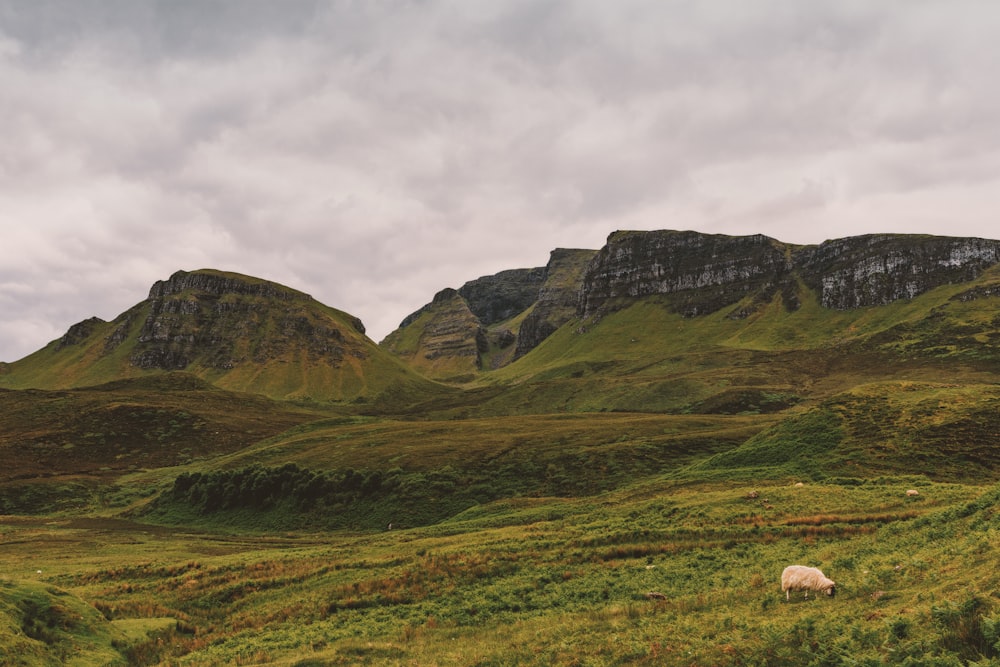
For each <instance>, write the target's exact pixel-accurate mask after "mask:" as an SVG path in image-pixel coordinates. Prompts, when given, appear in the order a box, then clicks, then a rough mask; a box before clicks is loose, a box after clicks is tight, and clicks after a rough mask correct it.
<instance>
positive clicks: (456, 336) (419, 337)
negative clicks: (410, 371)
mask: <svg viewBox="0 0 1000 667" xmlns="http://www.w3.org/2000/svg"><path fill="white" fill-rule="evenodd" d="M380 345H381V346H382V347H383V348H384V349H386V350H389V351H390V352H392V353H393V354H395V355H397V356H399V357H400V358H401V359H403V360H404V361H405V362H407V363H408V364H410V365H411V366H413V367H414V368H416V369H417V370H419V371H420V372H421V373H423V374H424V375H426V376H427V377H432V378H438V379H455V378H461V377H466V376H470V375H472V374H474V373H476V372H477V371H478V370H479V368H480V366H481V363H482V362H481V357H480V355H481V354H482V353H483V352H485V351H486V347H487V340H486V330H485V329H484V328H483V326H482V323H481V322H480V320H479V318H478V317H476V315H475V314H474V313H473V312H472V310H471V309H470V308H469V304H468V302H467V301H466V300H465V299H464V298H463V297H462V296H461V295H460V294H459V293H458V290H455V289H452V288H450V287H449V288H445V289H443V290H441V291H440V292H438V293H437V294H435V295H434V299H433V300H432V301H431V302H430V303H429V304H427V305H426V306H424V307H423V308H421V309H420V310H418V311H417V312H415V313H413V314H412V315H410V316H408V317H407V318H406V319H405V320H403V324H402V325H400V328H399V329H397V330H396V331H394V332H392V333H391V334H389V335H388V336H387V337H386V338H385V339H384V340H383V341H382V342H381V344H380Z"/></svg>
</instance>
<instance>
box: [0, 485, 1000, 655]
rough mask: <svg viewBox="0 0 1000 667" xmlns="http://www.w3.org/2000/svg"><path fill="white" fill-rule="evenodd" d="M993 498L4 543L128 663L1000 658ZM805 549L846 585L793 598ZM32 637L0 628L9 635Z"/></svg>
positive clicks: (860, 489) (511, 508)
mask: <svg viewBox="0 0 1000 667" xmlns="http://www.w3.org/2000/svg"><path fill="white" fill-rule="evenodd" d="M913 486H915V487H916V488H917V489H918V490H919V492H920V495H919V496H916V497H907V496H906V494H905V491H906V490H907V488H909V487H913ZM998 496H1000V492H998V491H997V490H996V489H992V488H985V489H984V488H982V487H974V486H967V485H957V484H939V483H931V482H928V481H926V480H920V479H883V480H879V481H875V480H872V481H868V482H864V483H859V484H857V485H838V484H826V485H823V484H807V485H806V486H803V487H796V486H793V485H790V484H780V485H772V486H764V487H761V488H751V487H746V486H733V485H726V484H714V485H709V484H704V483H702V484H698V485H691V484H683V483H680V482H678V481H676V480H674V481H669V480H661V481H652V482H647V483H644V484H641V485H637V486H633V487H630V488H629V489H627V490H624V491H618V492H614V493H609V494H605V495H602V496H596V497H592V498H588V499H575V500H566V499H558V498H534V499H523V500H507V501H502V502H498V503H494V504H489V505H482V506H477V507H474V508H472V509H470V510H468V511H467V512H465V513H463V514H462V515H460V516H458V517H456V518H455V519H453V520H451V521H448V522H445V523H442V524H439V525H436V526H431V527H425V528H420V529H412V530H402V531H397V530H393V531H385V532H380V533H367V534H348V533H312V534H306V533H285V534H270V535H265V536H262V535H246V534H228V535H227V534H219V533H215V534H210V533H198V532H194V531H188V532H185V531H182V530H178V529H168V528H159V527H155V526H144V525H141V524H133V523H128V522H122V521H115V520H94V519H92V520H83V519H75V520H73V519H61V520H52V519H49V520H43V519H39V518H15V517H5V518H4V519H3V520H2V522H0V535H2V537H0V557H2V560H3V562H4V564H5V571H4V574H3V579H2V581H4V582H5V584H4V586H6V587H7V588H6V589H5V590H18V589H24V590H28V589H29V588H30V587H35V586H44V587H48V588H51V589H52V590H58V591H61V592H64V593H61V594H62V595H64V596H66V597H67V598H68V599H73V600H80V601H85V602H86V603H89V605H90V606H91V608H96V609H97V610H99V611H100V612H101V613H102V614H103V616H102V618H105V619H110V620H108V621H101V622H103V623H107V625H108V628H107V629H106V631H107V632H108V633H111V632H112V631H114V632H115V633H118V634H115V637H116V639H115V643H114V646H115V647H117V654H118V655H121V656H122V658H121V660H122V662H121V664H137V665H142V664H178V665H210V664H218V665H229V664H279V665H296V664H297V665H307V664H314V665H324V664H330V665H338V664H344V665H348V664H400V665H404V664H405V665H411V664H419V665H435V664H436V665H508V664H509V665H513V664H538V665H543V664H544V665H584V664H590V665H603V664H640V665H641V664H649V665H653V664H656V665H662V664H678V665H680V664H683V665H690V664H694V665H720V664H732V665H739V664H748V665H749V664H884V663H898V664H965V662H967V661H969V660H978V661H981V662H979V663H978V664H990V663H988V662H983V661H988V660H992V659H993V658H994V657H995V656H996V655H997V652H996V648H995V646H994V644H995V642H996V639H997V637H996V636H995V635H996V633H995V629H996V628H997V627H998V626H1000V616H997V615H996V612H995V611H994V608H995V605H996V603H997V601H996V599H995V597H994V591H995V590H996V588H997V585H998V583H1000V581H998V578H1000V576H998V575H997V574H996V573H995V568H994V567H993V565H992V562H991V560H992V559H990V558H989V557H988V556H989V554H991V553H992V552H993V551H994V550H995V548H996V546H997V545H998V542H1000V534H998V531H997V528H998V523H997V520H996V518H995V516H994V504H995V502H996V500H997V498H998ZM792 562H799V563H804V564H810V565H816V566H819V567H822V568H823V569H824V571H826V572H827V574H828V575H830V576H831V577H833V578H834V579H836V580H837V581H838V588H839V593H838V596H837V597H836V598H833V599H828V598H823V599H818V600H812V599H810V600H808V601H805V600H802V599H793V600H792V601H791V602H786V601H785V599H784V596H783V595H782V594H781V591H780V586H779V583H778V577H779V574H780V571H781V569H782V567H784V565H787V564H789V563H792ZM39 570H41V573H39ZM650 592H652V593H657V594H659V595H657V596H654V597H653V598H650V597H647V593H650ZM660 595H662V598H661V597H660ZM15 604H16V603H15ZM81 623H82V621H81ZM15 625H16V624H15ZM80 627H81V628H82V627H83V626H80ZM86 627H87V628H89V629H87V630H86V634H88V635H95V636H96V633H97V630H96V628H98V627H100V623H96V625H95V622H90V625H87V626H86ZM72 630H73V628H70V631H71V632H72ZM80 632H81V633H82V632H84V631H83V630H82V629H81V630H80ZM107 636H108V637H111V634H108V635H107ZM16 641H22V642H23V641H26V640H25V638H24V637H23V633H21V634H18V633H17V628H16V627H15V628H14V629H13V630H9V631H8V630H3V631H0V650H3V649H7V648H9V647H11V646H14V645H15V644H14V642H16ZM31 641H33V642H40V643H39V644H37V646H36V645H35V644H31V646H33V647H35V648H37V649H38V650H40V651H42V652H43V653H44V651H45V650H51V651H55V650H57V648H55V647H53V646H50V645H48V644H46V643H45V639H44V637H43V638H42V639H32V640H31ZM60 646H62V648H59V649H58V650H65V645H60ZM5 654H6V653H5ZM95 655H96V654H95ZM963 661H964V662H963ZM25 664H45V663H41V662H30V661H29V662H25ZM51 664H58V663H57V662H53V663H51ZM78 664H107V663H102V662H91V663H87V662H80V663H78Z"/></svg>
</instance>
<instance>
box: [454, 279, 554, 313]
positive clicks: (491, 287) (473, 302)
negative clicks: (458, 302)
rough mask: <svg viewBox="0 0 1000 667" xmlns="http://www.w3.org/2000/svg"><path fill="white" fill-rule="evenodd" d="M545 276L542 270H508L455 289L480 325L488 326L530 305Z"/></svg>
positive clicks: (536, 295) (471, 281)
mask: <svg viewBox="0 0 1000 667" xmlns="http://www.w3.org/2000/svg"><path fill="white" fill-rule="evenodd" d="M545 277H546V269H545V267H540V268H534V269H511V270H509V271H501V272H500V273H497V274H495V275H492V276H483V277H482V278H478V279H476V280H470V281H469V282H467V283H465V284H464V285H462V286H461V287H459V288H458V293H459V295H460V296H461V297H462V298H463V299H465V302H466V303H467V304H468V306H469V310H471V311H472V313H473V314H474V315H475V316H476V317H478V318H479V321H480V322H481V323H482V324H483V326H486V327H489V326H492V325H494V324H496V323H498V322H503V321H504V320H509V319H510V318H512V317H514V316H515V315H517V314H518V313H521V312H523V311H524V310H525V309H527V308H528V306H530V305H531V304H533V303H534V302H535V300H536V299H537V298H538V290H539V289H541V287H542V284H543V283H544V282H545Z"/></svg>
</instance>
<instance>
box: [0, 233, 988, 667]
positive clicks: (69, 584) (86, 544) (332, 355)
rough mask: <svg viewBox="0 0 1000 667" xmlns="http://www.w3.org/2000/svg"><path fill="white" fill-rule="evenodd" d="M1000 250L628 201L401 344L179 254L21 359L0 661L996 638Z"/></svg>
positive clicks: (881, 648) (806, 647) (883, 651)
mask: <svg viewBox="0 0 1000 667" xmlns="http://www.w3.org/2000/svg"><path fill="white" fill-rule="evenodd" d="M998 245H1000V242H994V241H987V240H982V239H972V240H968V239H948V238H944V237H909V236H905V235H896V236H893V235H877V236H873V237H857V238H854V239H841V240H836V241H832V242H827V243H826V244H823V245H821V246H815V247H814V246H810V247H793V246H787V245H785V244H781V243H780V242H777V241H775V240H773V239H767V238H766V237H760V236H755V237H710V236H707V235H694V234H693V233H687V232H648V233H638V232H615V233H614V234H612V235H611V236H610V237H609V245H608V246H607V247H606V248H604V249H601V250H599V251H556V252H553V259H552V261H551V262H550V265H549V266H548V267H538V268H535V269H527V270H518V271H510V272H503V273H501V274H497V276H493V277H483V278H481V279H478V280H476V281H471V282H470V283H468V284H467V285H466V286H463V287H462V288H459V289H455V290H450V291H445V292H442V293H439V296H437V297H435V298H434V300H433V301H432V302H431V303H429V304H428V305H427V306H425V307H424V308H422V309H421V310H419V311H417V312H416V313H414V315H413V316H411V317H410V318H407V320H404V322H403V323H402V324H401V326H400V329H399V330H398V331H397V332H394V333H393V334H391V335H390V337H389V338H387V339H386V341H383V343H382V344H376V343H375V342H374V341H371V340H369V339H368V338H366V337H365V335H364V329H363V325H361V323H360V322H358V321H356V318H352V317H351V316H349V315H348V314H346V313H343V312H341V311H338V310H336V309H333V308H330V307H328V306H325V305H323V304H319V303H317V302H315V301H314V300H312V299H311V297H309V296H308V295H304V294H301V293H299V292H295V291H294V290H289V289H288V288H284V287H282V286H279V285H275V284H273V283H268V282H267V281H264V280H261V279H258V278H251V277H246V276H240V275H239V274H232V273H224V272H221V271H216V270H202V271H195V272H178V273H177V274H174V276H172V277H171V278H170V279H169V280H166V281H160V282H158V283H156V284H155V285H154V286H153V288H152V289H151V290H150V296H149V298H148V299H147V300H145V301H143V302H141V303H139V304H137V305H136V306H134V307H133V308H132V309H130V310H129V311H127V312H126V313H123V314H122V315H121V316H120V317H119V318H116V319H115V320H114V321H112V322H102V321H100V320H96V319H95V320H87V321H85V322H83V323H80V324H79V325H74V327H72V328H71V329H70V331H68V332H67V334H66V336H64V337H63V338H62V339H59V340H57V341H53V342H52V343H50V344H49V345H47V346H46V347H44V348H43V349H41V350H39V351H38V352H36V353H34V354H32V355H29V356H28V357H26V358H24V359H22V360H19V361H17V362H14V363H11V364H5V365H4V366H3V368H2V369H0V455H2V457H3V458H2V460H3V461H4V466H3V469H2V470H0V655H2V656H4V657H3V660H7V662H8V663H9V664H15V665H18V664H22V665H36V664H39V665H61V664H74V665H109V664H111V665H114V664H119V665H252V664H268V665H289V666H290V665H298V666H300V667H305V666H307V665H359V664H360V665H364V664H369V665H483V666H485V665H616V664H629V665H706V666H708V665H787V664H803V665H806V664H815V665H848V664H850V665H881V664H907V665H965V664H976V665H989V664H1000V601H998V599H997V593H996V591H997V590H998V589H1000V580H998V579H1000V575H997V574H996V570H997V568H996V567H995V564H996V558H995V554H996V553H997V548H998V546H1000V518H998V515H997V509H996V508H997V502H998V500H1000V447H998V438H1000V409H998V408H1000V384H998V378H1000V347H998V342H1000V316H998V312H1000V310H998V308H1000V268H998V264H997V256H996V253H997V246H998ZM901 267H902V268H901ZM574 294H578V295H579V299H578V301H577V303H578V306H573V305H572V304H573V303H574V298H573V297H572V295H574ZM493 295H497V297H496V299H494V298H493ZM526 322H527V323H528V325H527V326H525V323H526ZM522 331H523V332H524V336H522ZM792 563H798V564H803V565H810V566H815V567H820V568H821V569H822V570H823V572H824V573H825V574H826V575H827V576H828V577H830V578H832V579H834V580H835V581H836V582H837V595H836V596H835V597H832V598H827V597H826V596H824V595H819V596H815V595H810V596H809V599H807V600H806V599H803V598H802V596H801V595H798V596H796V595H793V596H792V597H791V600H786V599H785V595H784V594H783V593H782V591H781V586H780V575H781V571H782V569H783V568H784V566H786V565H789V564H792ZM0 662H2V660H0ZM4 664H7V663H4Z"/></svg>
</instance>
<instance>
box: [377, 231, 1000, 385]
mask: <svg viewBox="0 0 1000 667" xmlns="http://www.w3.org/2000/svg"><path fill="white" fill-rule="evenodd" d="M998 261H1000V241H993V240H988V239H978V238H952V237H939V236H926V235H906V234H873V235H866V236H857V237H849V238H844V239H836V240H832V241H826V242H824V243H822V244H819V245H812V246H796V245H792V244H788V243H783V242H781V241H778V240H775V239H772V238H769V237H767V236H763V235H759V234H757V235H752V236H726V235H721V234H701V233H698V232H684V231H671V230H662V231H650V232H639V231H619V232H614V233H612V234H611V235H610V236H609V237H608V240H607V244H606V245H605V246H604V247H603V248H601V249H600V250H596V251H588V250H575V251H567V250H556V251H554V252H553V253H552V258H551V260H550V262H549V264H548V265H547V266H546V267H545V268H544V269H534V270H532V271H534V272H536V273H538V272H541V274H542V275H544V276H545V282H543V283H542V285H541V286H540V287H539V288H538V290H537V291H534V298H533V299H532V300H530V301H528V302H527V303H525V304H524V307H523V309H522V311H521V312H519V313H515V312H510V310H508V311H505V313H506V315H507V317H508V319H507V320H506V321H505V322H504V324H503V327H502V333H503V334H504V335H505V336H506V341H507V344H508V345H509V344H511V343H516V345H515V352H514V353H512V354H507V355H505V356H500V355H495V356H494V358H493V361H494V363H492V364H486V363H485V361H484V356H483V353H484V352H485V351H487V350H489V349H491V346H490V344H489V342H488V341H490V340H493V341H497V342H499V341H501V340H503V338H502V337H501V336H500V335H497V333H496V328H494V330H493V332H494V333H493V336H492V338H491V337H490V336H489V334H490V332H491V330H490V329H489V327H487V326H486V324H492V323H495V321H494V322H483V321H482V320H480V321H479V322H476V321H475V319H474V317H473V316H474V315H476V313H475V309H474V306H473V304H472V302H471V301H470V300H469V299H467V298H466V297H465V294H463V290H458V291H457V293H456V292H455V290H446V291H445V292H442V293H441V294H440V295H438V297H435V299H434V301H432V302H431V304H428V305H427V306H425V307H424V308H422V309H421V310H419V311H417V313H415V314H414V315H412V316H410V317H409V318H407V319H406V320H404V321H403V322H402V324H401V325H400V328H399V329H397V331H395V332H393V333H392V334H390V335H389V336H388V337H387V338H386V339H385V341H383V343H382V345H383V346H384V347H385V348H386V349H388V350H390V351H393V352H395V353H397V354H400V355H402V356H404V358H406V359H407V361H408V362H410V363H413V364H416V365H421V364H423V365H425V366H426V363H425V361H424V360H429V359H433V360H434V363H435V365H436V366H437V367H445V366H448V365H449V363H451V360H452V359H453V357H454V356H456V355H460V356H463V357H464V358H465V359H466V361H467V363H466V364H464V366H463V370H464V371H465V372H466V373H468V372H471V371H473V370H476V369H479V370H490V369H491V368H492V369H495V368H499V367H501V366H505V365H507V364H509V363H511V362H513V361H515V360H517V359H519V358H521V357H523V356H524V355H526V354H528V353H529V352H530V351H531V350H533V349H534V348H536V347H537V346H538V345H540V344H541V343H542V341H544V340H545V339H546V338H547V337H548V336H550V335H551V334H553V333H554V332H555V331H556V330H558V329H559V328H560V327H561V326H562V325H564V324H565V323H567V322H569V321H571V320H576V321H577V324H576V327H577V329H578V330H579V332H583V331H586V330H588V329H589V328H591V327H593V326H594V325H595V324H597V323H598V322H599V321H600V320H601V319H602V318H604V317H606V316H608V315H610V314H613V313H615V312H618V311H621V310H625V309H627V308H629V307H631V306H634V305H636V304H639V303H641V302H643V301H648V300H650V299H652V300H655V301H656V302H657V303H659V304H661V305H662V306H663V308H664V310H665V311H666V312H669V313H676V314H679V315H681V316H682V317H684V318H695V317H698V316H705V315H709V314H718V313H720V312H722V313H724V316H725V317H727V318H730V319H733V320H747V319H748V318H751V316H753V315H754V314H755V313H759V312H762V311H764V310H766V309H767V308H769V307H771V306H772V304H775V303H777V304H779V305H780V307H781V309H782V310H783V311H785V312H788V313H793V312H796V311H798V310H799V309H800V308H801V307H802V305H803V303H805V302H812V301H815V302H816V303H818V304H819V305H820V306H821V307H822V308H824V309H829V310H831V311H856V310H858V309H863V308H870V307H873V306H885V305H890V304H893V303H897V302H900V301H905V300H911V299H913V298H915V297H917V296H919V295H921V294H925V293H927V292H930V291H932V290H934V289H937V288H940V287H943V286H946V285H954V284H963V283H971V282H972V281H974V280H976V279H977V278H979V277H980V276H981V275H982V274H983V273H984V272H985V271H986V270H987V269H989V268H990V267H992V266H994V265H996V264H997V262H998ZM503 276H504V274H497V275H496V276H494V277H490V279H489V280H487V279H486V278H480V279H479V280H478V281H475V284H477V285H478V286H480V287H481V288H489V287H491V286H501V285H503V284H504V281H503ZM470 284H471V283H470ZM467 285H468V284H467ZM988 289H992V288H988ZM987 291H988V290H987ZM525 293H526V294H527V293H528V290H526V291H525ZM970 294H972V293H970ZM476 295H477V299H478V302H480V303H483V302H485V303H488V302H489V298H488V293H486V292H484V290H483V289H479V290H477V291H476ZM445 302H446V303H447V306H446V307H445V306H444V304H445ZM831 315H832V313H831ZM748 324H750V323H749V322H748ZM441 331H447V335H446V337H445V338H446V341H447V342H446V343H442V341H441V336H440V335H439V332H441ZM637 331H641V328H640V329H638V330H637ZM400 341H407V344H406V345H401V344H400ZM494 346H495V345H494ZM437 377H442V378H447V374H437ZM466 379H468V378H466Z"/></svg>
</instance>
